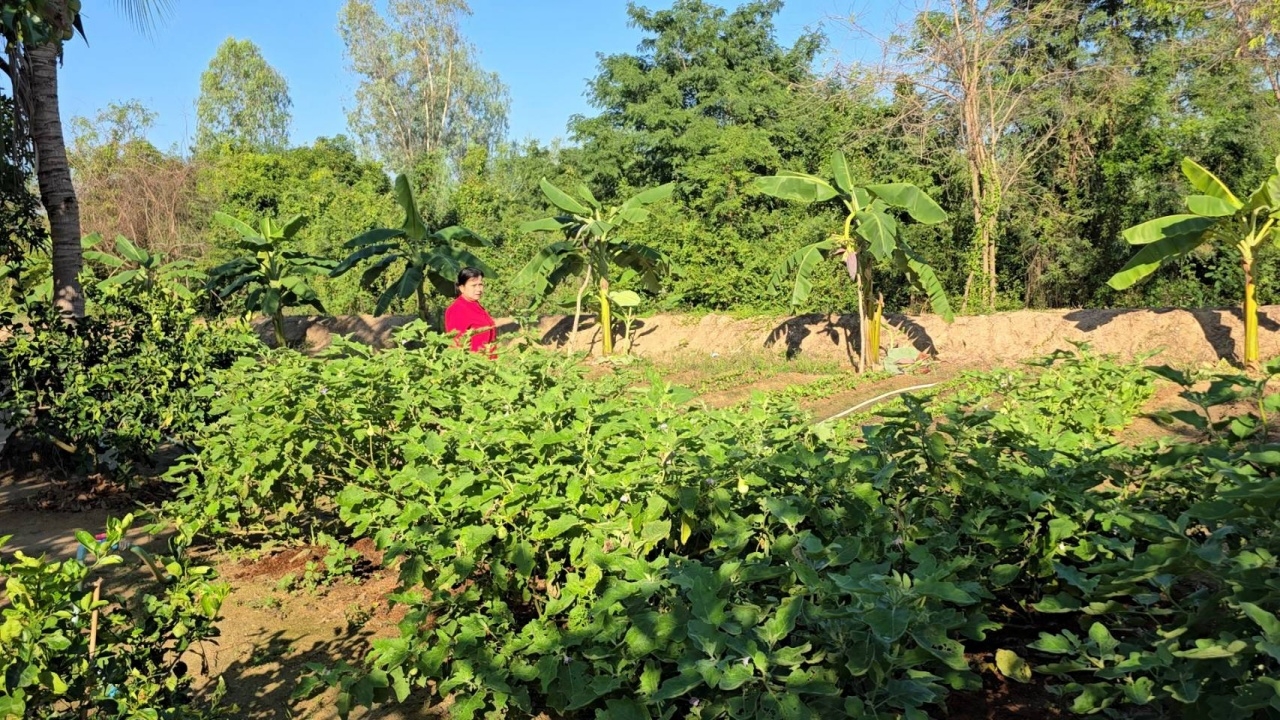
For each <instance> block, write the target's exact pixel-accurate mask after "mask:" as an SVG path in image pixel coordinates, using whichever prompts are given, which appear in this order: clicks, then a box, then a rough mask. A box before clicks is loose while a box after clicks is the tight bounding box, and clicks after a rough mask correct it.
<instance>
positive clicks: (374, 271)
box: [330, 175, 493, 321]
mask: <svg viewBox="0 0 1280 720" xmlns="http://www.w3.org/2000/svg"><path fill="white" fill-rule="evenodd" d="M395 193H396V202H397V203H399V205H400V207H401V209H403V210H404V222H403V223H402V224H401V225H400V227H398V228H375V229H373V230H370V231H368V232H366V233H364V234H362V235H360V236H358V237H355V238H352V239H351V240H348V241H347V242H346V244H344V245H343V247H344V248H346V249H348V250H350V251H351V254H350V255H348V256H347V258H346V259H345V260H343V261H342V262H341V263H339V264H338V266H337V267H335V268H334V269H333V271H332V272H331V273H330V276H332V277H338V276H339V275H343V274H345V273H347V272H348V271H350V270H351V269H352V268H354V267H355V266H356V265H359V264H360V263H362V262H364V261H365V260H369V259H372V258H377V259H376V260H374V262H373V264H372V265H370V266H369V267H368V268H367V269H366V270H365V271H364V275H362V276H361V277H360V285H361V286H362V287H365V288H371V287H373V286H374V285H375V284H376V283H377V281H378V279H379V278H381V277H382V276H383V275H384V274H386V273H387V271H388V270H389V269H390V268H391V267H392V266H394V265H396V264H400V266H401V270H400V277H398V278H396V279H395V280H393V281H392V282H391V283H390V284H389V285H388V286H387V287H386V289H385V290H383V292H382V294H381V295H379V296H378V303H377V305H376V306H375V307H374V310H373V314H374V315H382V314H384V313H386V312H387V309H388V308H389V307H390V306H391V303H392V302H393V301H395V300H397V299H399V300H407V299H408V298H410V297H412V296H417V300H418V318H419V319H421V320H424V321H425V320H427V291H426V284H427V283H428V282H430V283H431V286H432V287H433V288H435V291H436V292H437V293H439V294H441V295H444V296H445V297H452V296H453V295H454V294H455V292H456V288H455V287H454V284H455V283H456V282H457V278H458V271H459V270H461V269H462V268H464V267H474V268H477V269H479V270H480V271H481V272H483V273H485V274H486V275H491V274H492V272H491V271H490V270H489V268H488V266H486V265H485V264H484V262H482V261H481V260H480V258H477V257H476V256H475V255H473V254H471V252H470V251H469V250H467V248H469V247H470V248H475V247H493V245H492V243H490V242H489V241H488V240H486V239H485V238H483V237H480V236H479V235H477V234H475V233H474V232H472V231H470V230H468V229H466V228H464V227H461V226H458V225H450V226H449V227H445V228H441V229H439V230H432V229H430V228H428V227H427V223H426V221H424V220H423V219H422V214H421V213H420V212H419V211H418V205H417V202H416V201H415V200H414V198H413V189H412V188H411V187H409V179H408V178H406V177H405V176H404V175H400V176H398V177H396V183H395Z"/></svg>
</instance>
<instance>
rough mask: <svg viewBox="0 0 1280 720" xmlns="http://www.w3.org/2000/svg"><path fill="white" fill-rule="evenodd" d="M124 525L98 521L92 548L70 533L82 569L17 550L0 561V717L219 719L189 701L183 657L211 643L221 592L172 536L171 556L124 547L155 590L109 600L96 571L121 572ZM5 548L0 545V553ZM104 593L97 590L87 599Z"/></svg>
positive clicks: (134, 590) (213, 710)
mask: <svg viewBox="0 0 1280 720" xmlns="http://www.w3.org/2000/svg"><path fill="white" fill-rule="evenodd" d="M131 521H132V517H131V516H126V517H125V518H123V519H121V520H109V521H108V523H107V532H106V533H105V534H104V536H103V537H102V539H101V540H99V539H96V538H94V537H93V536H91V535H89V534H88V533H86V532H83V531H82V532H80V533H77V537H78V538H79V539H80V542H81V543H82V544H83V545H84V547H85V549H86V550H87V551H88V553H87V556H86V557H87V558H88V561H87V562H82V561H81V560H79V559H68V560H63V561H56V560H49V559H46V558H43V557H41V558H33V557H28V556H26V555H24V554H22V552H21V551H18V552H16V553H14V556H13V557H12V558H11V559H7V558H5V557H4V556H0V577H4V578H7V579H6V581H5V587H4V591H3V593H0V607H3V610H0V718H4V719H5V720H8V719H9V718H38V719H40V720H55V719H57V720H63V719H67V720H69V719H70V718H77V717H87V716H88V713H90V712H92V713H93V715H92V716H93V717H96V718H120V719H121V720H123V719H125V718H154V719H155V720H195V719H197V718H212V717H220V716H222V715H221V713H220V711H219V710H218V708H217V707H216V703H214V705H212V706H211V705H208V704H205V703H201V702H197V701H196V700H195V698H194V696H193V694H192V682H193V676H192V675H191V674H190V673H189V672H188V670H187V667H186V664H185V663H184V661H183V659H182V657H183V654H184V653H186V652H187V650H188V649H192V648H196V647H198V646H199V644H200V643H201V642H203V641H205V640H208V639H211V638H213V637H216V636H217V635H218V631H217V628H216V627H215V622H216V620H217V619H218V612H219V609H220V608H221V606H222V601H223V600H224V599H225V598H226V596H227V592H228V587H227V586H226V585H225V584H222V583H218V582H216V581H215V576H214V574H213V571H212V569H211V568H208V567H204V566H201V565H196V564H193V563H191V562H190V561H189V559H187V558H186V557H185V555H184V553H183V549H184V548H185V546H186V544H187V543H188V542H189V541H190V539H191V538H190V535H189V534H186V533H184V532H182V530H181V528H180V529H179V532H178V535H177V540H176V543H175V546H174V555H172V556H171V557H164V558H159V559H155V558H152V557H151V556H150V555H148V554H147V553H146V552H145V551H143V550H141V549H140V548H131V550H132V551H133V553H131V554H136V555H137V556H138V557H139V558H142V559H144V560H145V561H146V565H147V566H148V567H150V569H151V570H152V571H153V572H154V574H155V577H154V582H151V581H148V580H143V581H141V582H136V581H135V582H132V583H130V584H129V588H128V591H112V590H111V589H110V584H111V581H112V580H115V579H118V577H119V576H118V575H113V576H108V575H105V574H104V572H103V571H104V570H105V569H106V568H108V567H111V566H115V565H120V564H121V563H123V562H124V557H123V556H122V555H121V554H119V553H117V552H116V550H115V549H116V548H118V547H119V545H120V544H121V542H122V540H123V538H124V534H125V532H126V531H127V530H128V529H129V526H130V523H131ZM7 539H8V538H7V537H0V549H3V546H4V542H5V540H7ZM139 564H140V565H141V563H139ZM104 582H105V583H106V587H107V588H108V589H107V590H105V591H99V592H95V588H99V586H100V584H103V583H104ZM95 628H96V634H95ZM217 694H218V693H217V692H215V693H214V695H215V696H216V695H217ZM215 699H216V697H215Z"/></svg>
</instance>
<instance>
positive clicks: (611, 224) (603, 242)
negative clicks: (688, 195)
mask: <svg viewBox="0 0 1280 720" xmlns="http://www.w3.org/2000/svg"><path fill="white" fill-rule="evenodd" d="M539 186H540V187H541V188H542V193H543V194H544V195H546V197H547V199H548V200H549V201H551V204H552V205H555V206H556V207H557V208H558V209H560V210H561V211H562V214H560V215H556V216H554V217H548V218H543V219H541V220H534V221H532V222H527V223H524V224H523V225H521V226H520V231H521V232H560V233H563V234H564V238H565V239H564V240H559V241H556V242H554V243H552V244H550V245H547V246H546V247H544V248H542V249H541V250H539V251H538V253H537V255H535V256H534V257H533V259H532V260H530V261H529V263H528V264H527V265H525V266H524V268H523V269H522V270H521V271H520V272H519V273H518V274H517V275H516V277H515V279H514V280H513V283H514V284H515V285H517V286H519V287H523V288H526V289H528V290H529V291H530V292H532V293H533V295H534V296H535V297H537V298H543V297H545V296H546V295H547V294H549V293H550V292H551V291H552V290H554V289H555V288H556V287H557V286H559V285H560V283H562V282H564V281H565V280H566V279H567V278H569V277H572V276H575V275H581V276H582V284H581V286H579V288H578V294H577V296H576V299H575V304H574V311H573V330H572V334H573V336H576V335H577V333H578V325H579V320H580V318H581V317H582V297H583V295H584V294H585V293H586V291H587V288H588V287H590V285H591V283H592V281H594V282H595V283H596V285H597V291H598V292H597V295H596V303H597V304H598V306H599V308H600V317H599V320H600V333H601V340H602V350H603V352H604V354H605V355H611V354H613V316H612V302H611V300H610V297H609V293H610V280H611V278H612V275H611V272H612V269H613V268H615V267H621V268H625V269H630V270H633V271H634V272H635V273H636V274H637V275H638V277H639V282H640V284H641V285H642V286H643V287H644V288H645V289H647V290H649V291H650V292H657V291H658V281H659V279H660V278H661V277H662V276H663V275H664V274H666V272H667V271H668V270H669V268H670V261H669V260H668V259H667V257H666V256H665V255H663V254H662V253H661V252H659V251H657V250H654V249H653V248H650V247H647V246H645V245H640V244H637V243H633V242H628V241H626V240H624V239H622V238H621V237H620V236H619V235H620V233H621V231H622V230H623V229H624V228H627V227H629V226H633V225H637V224H639V223H641V222H644V220H645V219H647V218H648V217H649V211H648V210H647V209H646V206H648V205H652V204H654V203H656V202H660V201H662V200H666V199H667V198H669V197H670V196H671V192H672V190H673V189H674V187H675V186H674V185H673V184H671V183H667V184H666V185H660V186H658V187H655V188H650V189H648V190H645V191H643V192H640V193H637V194H635V195H633V196H631V197H630V198H628V199H627V200H625V201H623V202H622V204H620V205H605V204H603V203H601V202H600V201H598V200H596V198H595V195H593V194H592V193H591V189H590V188H588V187H587V186H586V185H581V186H579V187H578V189H577V194H578V197H576V198H575V197H573V196H572V195H569V194H568V193H566V192H564V191H563V190H561V189H560V188H558V187H556V186H555V185H552V184H551V183H550V182H548V181H547V179H546V178H542V181H541V182H540V183H539Z"/></svg>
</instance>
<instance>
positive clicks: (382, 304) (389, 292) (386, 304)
mask: <svg viewBox="0 0 1280 720" xmlns="http://www.w3.org/2000/svg"><path fill="white" fill-rule="evenodd" d="M399 291H400V283H394V282H393V283H391V284H390V285H388V286H387V289H386V290H383V291H382V294H381V295H379V296H378V302H377V303H376V304H375V305H374V307H373V314H374V315H376V316H379V317H380V316H382V315H386V314H387V310H388V309H389V308H390V307H391V303H393V302H395V301H396V298H397V297H399Z"/></svg>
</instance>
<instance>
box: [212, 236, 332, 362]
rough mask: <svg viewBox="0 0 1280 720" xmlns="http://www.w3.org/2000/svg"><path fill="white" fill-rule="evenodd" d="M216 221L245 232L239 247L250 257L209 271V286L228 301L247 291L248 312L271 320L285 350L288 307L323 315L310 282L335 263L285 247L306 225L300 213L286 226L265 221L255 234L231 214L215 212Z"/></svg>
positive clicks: (278, 341)
mask: <svg viewBox="0 0 1280 720" xmlns="http://www.w3.org/2000/svg"><path fill="white" fill-rule="evenodd" d="M214 219H215V220H217V221H218V222H219V223H221V224H222V225H225V226H226V227H228V228H231V229H232V230H235V231H236V232H238V233H240V240H239V242H238V243H237V246H238V247H239V248H240V249H241V250H245V251H248V253H249V254H248V255H244V256H241V257H238V258H235V259H234V260H230V261H228V262H226V263H223V264H222V265H219V266H218V267H216V268H214V269H213V270H212V271H210V273H209V286H210V288H211V289H213V290H214V291H215V292H216V293H217V294H218V297H220V298H224V299H225V298H227V297H230V296H231V295H233V294H235V293H237V292H241V291H243V292H245V293H246V294H245V299H244V308H245V311H246V312H249V313H262V314H263V315H266V316H267V317H269V318H271V327H272V328H273V329H274V331H275V339H276V346H277V347H284V345H285V337H284V311H285V309H286V308H290V307H297V306H300V305H310V306H311V307H313V308H315V309H316V311H317V312H321V313H323V312H324V306H323V305H322V304H321V303H320V298H319V297H318V296H317V295H316V291H315V290H314V289H313V288H312V287H311V285H310V284H309V283H308V282H307V278H308V276H311V275H322V274H325V273H328V272H329V271H330V270H332V269H333V267H334V262H333V261H331V260H324V259H322V258H318V257H315V256H313V255H309V254H307V253H305V252H302V251H300V250H288V249H286V245H287V244H288V243H289V242H290V241H292V240H293V238H294V235H296V234H297V232H298V230H300V229H301V228H302V225H303V223H304V222H306V218H305V217H303V216H302V215H295V216H294V217H292V218H289V219H288V220H286V221H284V223H283V224H281V223H278V222H276V221H275V220H273V219H271V218H262V220H260V221H259V222H258V228H257V229H256V230H255V229H254V228H252V227H250V226H249V225H246V224H245V223H243V222H241V221H239V220H237V219H235V218H234V217H231V216H230V215H227V214H226V213H222V212H218V213H214Z"/></svg>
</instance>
